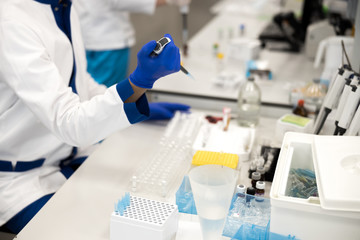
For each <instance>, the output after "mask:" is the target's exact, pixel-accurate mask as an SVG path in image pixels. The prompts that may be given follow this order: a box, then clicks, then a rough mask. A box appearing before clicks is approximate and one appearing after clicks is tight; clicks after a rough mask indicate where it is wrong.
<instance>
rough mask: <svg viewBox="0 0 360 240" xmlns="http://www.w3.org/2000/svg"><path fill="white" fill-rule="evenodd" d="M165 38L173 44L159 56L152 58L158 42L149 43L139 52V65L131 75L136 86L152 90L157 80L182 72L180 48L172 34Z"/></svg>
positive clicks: (131, 79)
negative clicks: (151, 54)
mask: <svg viewBox="0 0 360 240" xmlns="http://www.w3.org/2000/svg"><path fill="white" fill-rule="evenodd" d="M164 36H165V37H168V38H170V39H171V42H170V43H169V44H167V45H166V46H165V47H164V50H163V51H162V52H161V53H160V54H159V55H157V56H154V57H151V56H150V53H151V52H152V51H153V50H154V48H155V46H156V41H151V42H148V43H147V44H145V45H144V46H143V47H142V48H141V50H140V51H139V52H138V54H137V59H138V63H137V64H138V65H137V67H136V69H135V71H134V72H133V73H132V74H130V81H131V82H132V83H133V84H134V85H136V86H138V87H141V88H152V87H153V85H154V82H155V81H156V80H157V79H159V78H161V77H164V76H166V75H169V74H171V73H174V72H178V71H179V70H180V52H179V48H178V47H177V46H176V45H175V44H174V41H173V40H172V37H171V36H170V34H165V35H164Z"/></svg>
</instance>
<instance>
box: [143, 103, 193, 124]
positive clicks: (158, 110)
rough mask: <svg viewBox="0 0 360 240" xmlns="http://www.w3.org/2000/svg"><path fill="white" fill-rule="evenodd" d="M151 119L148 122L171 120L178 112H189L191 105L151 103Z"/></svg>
mask: <svg viewBox="0 0 360 240" xmlns="http://www.w3.org/2000/svg"><path fill="white" fill-rule="evenodd" d="M149 108H150V117H149V118H148V120H162V119H170V118H172V117H173V116H174V113H175V112H176V111H188V110H189V109H190V106H189V105H185V104H181V103H170V102H155V103H149Z"/></svg>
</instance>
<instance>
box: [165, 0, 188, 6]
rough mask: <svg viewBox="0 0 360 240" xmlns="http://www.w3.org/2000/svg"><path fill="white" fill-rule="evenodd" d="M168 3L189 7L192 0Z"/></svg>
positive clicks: (169, 1)
mask: <svg viewBox="0 0 360 240" xmlns="http://www.w3.org/2000/svg"><path fill="white" fill-rule="evenodd" d="M166 3H167V4H171V5H176V6H179V7H182V6H185V5H189V4H190V3H191V0H166Z"/></svg>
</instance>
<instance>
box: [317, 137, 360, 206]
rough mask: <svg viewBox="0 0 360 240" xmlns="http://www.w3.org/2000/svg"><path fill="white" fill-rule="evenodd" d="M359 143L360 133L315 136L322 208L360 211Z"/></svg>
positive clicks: (318, 183)
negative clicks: (356, 135) (346, 135)
mask: <svg viewBox="0 0 360 240" xmlns="http://www.w3.org/2000/svg"><path fill="white" fill-rule="evenodd" d="M359 146H360V138H359V137H350V136H349V137H345V136H342V137H339V136H315V137H314V142H313V156H314V167H315V172H316V181H317V185H318V191H319V197H320V204H321V207H322V208H324V209H329V210H339V211H352V212H360V190H359V183H360V147H359Z"/></svg>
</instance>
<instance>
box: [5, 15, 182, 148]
mask: <svg viewBox="0 0 360 240" xmlns="http://www.w3.org/2000/svg"><path fill="white" fill-rule="evenodd" d="M14 20H15V21H13V20H10V21H4V22H1V23H0V24H1V25H0V39H1V41H0V65H1V69H2V77H3V80H4V81H6V83H7V84H8V85H9V87H11V88H12V89H13V91H14V92H15V93H16V95H17V96H18V98H19V99H20V101H22V102H23V103H24V104H26V106H27V107H28V108H29V110H30V111H31V112H33V114H34V115H35V116H36V117H37V118H38V119H39V121H40V122H42V123H43V124H44V126H45V127H47V128H48V129H50V130H51V131H52V132H53V133H54V135H55V136H57V137H58V138H59V139H60V140H62V141H64V142H65V143H67V144H70V145H73V146H86V145H89V144H93V143H96V142H98V141H99V140H101V139H104V138H106V137H107V136H108V135H110V134H111V133H113V132H115V131H117V130H119V129H122V128H124V127H127V126H129V125H130V124H132V123H136V122H138V121H141V120H144V119H146V118H147V116H148V115H149V108H148V103H147V100H146V97H145V95H144V94H142V93H143V92H144V91H145V89H148V88H151V87H152V86H153V84H154V82H155V81H156V80H157V79H158V78H160V77H162V76H165V75H167V74H169V73H172V72H175V71H178V69H179V68H180V64H179V63H178V62H179V61H180V60H179V59H180V56H179V55H178V52H177V51H178V49H177V47H176V46H175V45H171V47H169V46H170V44H168V45H167V46H166V47H165V48H164V51H163V52H162V53H161V54H160V55H159V56H158V57H157V58H152V59H149V56H146V53H148V52H149V51H150V50H151V51H152V49H150V47H151V46H152V47H155V45H154V43H153V42H150V43H148V44H147V45H145V46H144V47H143V49H141V50H140V52H139V54H138V56H140V58H139V61H138V67H137V68H136V70H135V71H134V73H133V74H132V76H131V77H130V80H131V83H132V84H134V85H135V86H136V87H137V88H135V87H134V88H132V85H131V83H130V81H129V80H127V81H122V82H120V83H119V84H117V85H115V86H113V87H110V88H109V89H106V91H105V93H104V94H101V95H97V96H95V97H93V98H91V99H89V100H87V101H81V100H80V97H79V95H77V94H75V93H73V92H72V90H71V88H70V87H69V86H68V81H69V80H68V79H64V76H63V75H62V74H63V73H61V72H59V69H58V67H57V65H55V63H54V62H53V61H52V59H51V58H50V55H49V53H48V51H49V49H48V48H47V47H45V46H44V42H43V39H44V38H47V37H49V36H48V35H46V36H42V34H46V33H44V32H41V31H37V30H35V29H34V27H33V26H32V25H31V26H28V25H27V23H26V22H21V23H19V22H18V21H17V19H14ZM174 49H175V50H177V51H174ZM145 52H146V53H145ZM161 56H162V57H161ZM165 56H166V57H168V59H165V58H164V57H165ZM172 62H176V64H175V65H174V64H170V63H172ZM163 63H165V65H163ZM64 64H65V63H64ZM78 67H79V66H78ZM170 68H172V69H170ZM77 70H78V71H80V70H81V69H77ZM85 70H86V69H83V71H85ZM147 71H149V72H147ZM141 88H142V89H141ZM80 91H81V89H79V94H81V92H80ZM134 101H136V102H134Z"/></svg>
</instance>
